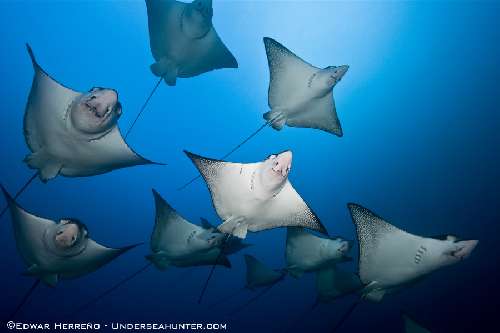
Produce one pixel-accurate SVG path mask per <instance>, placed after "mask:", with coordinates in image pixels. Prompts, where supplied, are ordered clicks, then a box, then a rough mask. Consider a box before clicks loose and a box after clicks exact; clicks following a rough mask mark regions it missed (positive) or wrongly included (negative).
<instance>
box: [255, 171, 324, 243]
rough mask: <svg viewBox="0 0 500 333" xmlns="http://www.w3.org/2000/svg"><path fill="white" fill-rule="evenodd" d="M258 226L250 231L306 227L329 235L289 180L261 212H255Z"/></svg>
mask: <svg viewBox="0 0 500 333" xmlns="http://www.w3.org/2000/svg"><path fill="white" fill-rule="evenodd" d="M254 219H255V220H256V221H259V223H258V224H256V225H252V226H251V229H250V228H249V230H250V231H261V230H266V229H272V228H278V227H304V228H308V229H311V230H315V231H318V232H321V233H323V234H326V235H327V234H328V232H327V231H326V228H325V227H324V226H323V224H322V223H321V221H320V220H319V218H318V217H317V216H316V214H315V213H314V212H313V211H312V210H311V209H310V208H309V207H308V206H307V204H306V203H305V202H304V200H303V199H302V198H301V197H300V195H299V194H298V193H297V192H296V191H295V189H294V188H293V186H292V184H290V182H289V181H288V180H287V182H286V183H285V185H284V186H283V188H282V189H281V191H280V192H279V193H278V194H277V195H276V196H275V197H274V198H272V199H270V200H269V201H268V202H267V203H266V204H265V205H264V206H263V207H262V209H261V210H260V211H258V212H255V216H254Z"/></svg>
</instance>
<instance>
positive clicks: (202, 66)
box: [179, 27, 238, 77]
mask: <svg viewBox="0 0 500 333" xmlns="http://www.w3.org/2000/svg"><path fill="white" fill-rule="evenodd" d="M185 53H186V56H185V58H184V61H183V62H181V64H180V67H181V68H180V69H179V77H191V76H195V75H199V74H202V73H206V72H209V71H212V70H215V69H222V68H238V62H237V61H236V58H235V57H234V56H233V54H232V53H231V52H230V51H229V49H228V48H227V47H226V45H224V43H223V42H222V40H221V39H220V37H219V35H218V34H217V32H216V31H215V29H214V28H213V27H212V29H210V31H209V32H208V33H207V35H206V36H205V37H203V38H200V39H199V40H196V41H194V42H193V43H191V44H190V45H189V47H188V48H187V49H186V50H185Z"/></svg>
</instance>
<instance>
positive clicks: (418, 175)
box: [0, 1, 500, 332]
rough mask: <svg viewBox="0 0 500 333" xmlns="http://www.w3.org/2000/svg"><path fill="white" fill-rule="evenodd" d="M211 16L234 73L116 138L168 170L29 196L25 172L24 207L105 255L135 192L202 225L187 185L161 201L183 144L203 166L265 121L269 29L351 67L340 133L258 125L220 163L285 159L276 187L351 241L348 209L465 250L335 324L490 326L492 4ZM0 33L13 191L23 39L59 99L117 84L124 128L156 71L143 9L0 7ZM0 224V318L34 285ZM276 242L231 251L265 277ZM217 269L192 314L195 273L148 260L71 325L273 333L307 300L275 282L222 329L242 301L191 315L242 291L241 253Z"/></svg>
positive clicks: (83, 290) (315, 324)
mask: <svg viewBox="0 0 500 333" xmlns="http://www.w3.org/2000/svg"><path fill="white" fill-rule="evenodd" d="M214 13H215V15H214V24H215V26H216V28H217V30H218V32H219V34H220V36H221V38H222V39H223V40H224V42H225V43H226V45H227V46H228V47H229V49H230V50H231V51H232V52H233V53H234V55H235V56H236V58H237V59H238V62H239V65H240V68H239V69H238V70H221V71H216V72H211V73H209V74H206V75H203V76H199V77H196V78H191V79H180V80H179V81H178V84H177V86H176V87H173V88H171V87H167V86H166V85H164V84H162V85H161V86H160V88H159V89H158V91H157V93H156V94H155V96H154V97H153V99H152V100H151V103H150V105H149V107H148V110H147V112H146V113H145V114H144V117H143V118H142V119H141V121H140V122H139V123H138V125H137V126H136V128H135V129H134V131H133V132H132V134H131V136H130V137H129V139H128V142H129V144H130V145H131V146H132V147H133V148H134V149H135V150H136V151H138V152H140V153H141V154H142V155H143V156H146V157H148V158H150V159H153V160H156V161H162V162H165V163H168V165H167V166H144V167H134V168H128V169H123V170H118V171H114V172H112V173H109V174H106V175H101V176H96V177H90V178H79V179H78V178H77V179H69V178H64V177H58V178H57V179H55V180H54V181H51V182H49V183H48V184H45V185H44V184H42V183H40V182H38V181H37V182H35V183H34V184H33V185H32V186H31V187H30V188H29V190H27V191H26V193H25V194H23V195H22V197H21V198H20V200H19V202H20V203H21V204H22V205H23V206H24V207H26V208H27V209H28V210H30V211H32V212H35V213H37V214H38V215H41V216H45V217H50V218H54V219H57V218H59V217H63V216H74V217H77V218H79V219H81V220H82V221H84V222H85V223H86V224H87V225H88V227H89V229H90V232H91V234H92V236H93V238H94V239H96V240H97V241H99V242H102V243H105V244H107V245H110V246H124V245H127V244H130V243H135V242H140V241H148V240H149V234H150V232H151V229H152V225H153V216H154V207H153V198H152V194H151V188H153V187H154V188H155V189H157V190H158V191H159V192H160V193H161V194H162V195H163V196H164V198H165V199H166V200H167V201H168V202H170V203H171V204H172V205H173V206H174V207H175V208H176V209H177V210H178V211H179V212H180V213H181V214H183V215H184V216H185V217H186V218H188V219H190V220H191V221H194V222H197V221H198V219H199V217H200V216H204V217H207V218H208V219H210V220H212V221H213V222H217V223H219V221H218V220H217V219H216V214H215V212H214V210H213V208H212V205H211V202H210V197H209V194H208V191H207V190H206V187H205V185H204V184H203V182H202V181H198V182H197V183H195V184H193V185H192V186H191V187H189V188H188V189H186V190H185V191H183V192H177V191H175V188H176V187H177V186H179V185H180V184H181V183H182V182H183V181H184V180H187V179H188V178H190V177H192V176H193V175H196V170H195V168H194V167H193V166H192V164H191V162H190V161H189V160H188V159H187V158H186V157H185V156H184V154H183V153H182V149H189V150H191V151H193V152H196V153H200V154H202V155H205V156H211V157H217V156H220V155H223V154H224V153H225V152H226V151H227V150H228V149H229V148H230V147H232V146H233V145H235V144H237V143H238V142H239V140H242V139H243V138H244V137H245V136H246V135H248V134H249V133H250V132H252V131H253V130H254V129H255V128H257V127H259V126H260V125H261V124H262V123H263V120H262V117H261V114H262V113H263V112H266V111H268V108H267V87H268V75H269V74H268V69H267V60H266V56H265V52H264V47H263V43H262V37H264V36H270V37H273V38H275V39H277V40H278V41H280V42H282V43H283V44H284V45H286V46H287V47H289V48H290V49H291V50H293V51H295V52H296V53H297V54H298V55H300V56H302V57H303V58H304V59H306V60H308V61H309V62H311V63H313V64H315V65H317V66H321V67H326V66H328V65H341V64H349V65H350V66H351V67H350V69H349V72H348V73H347V75H346V76H345V77H344V79H343V80H342V82H341V83H340V84H339V85H338V86H337V87H335V90H334V95H335V99H336V105H337V111H338V114H339V117H340V119H341V122H342V127H343V129H344V133H345V136H344V137H343V138H341V139H339V138H337V137H334V136H332V135H330V134H327V133H324V132H320V131H316V130H311V129H295V128H286V129H284V130H283V131H281V132H276V131H274V130H272V129H269V128H266V129H265V130H263V131H262V132H261V133H260V134H259V135H258V136H257V137H255V138H254V139H253V140H252V141H250V142H249V143H248V144H247V145H245V146H244V147H243V148H242V149H240V150H239V151H238V152H236V153H235V154H234V155H233V156H232V157H231V160H234V161H248V162H250V161H258V160H261V159H263V158H265V157H266V156H267V155H268V154H270V153H273V152H278V151H282V150H283V149H285V148H290V149H292V150H293V152H294V160H293V167H292V173H291V176H290V178H291V181H292V183H293V184H294V186H295V187H296V189H297V190H298V192H299V193H301V195H302V196H303V198H304V199H305V200H307V201H308V202H309V204H310V205H311V207H312V208H313V209H314V210H315V212H316V213H317V214H318V216H319V217H320V218H321V220H322V222H323V223H324V224H325V225H326V226H327V228H328V230H329V232H330V234H338V235H341V236H343V237H345V238H349V239H354V238H355V233H354V228H353V225H352V223H351V221H350V217H349V215H348V211H347V209H346V203H347V202H350V201H354V202H358V203H361V204H363V205H365V206H367V207H368V208H370V209H372V210H374V211H375V212H377V213H379V214H380V215H382V216H383V217H385V218H386V219H387V220H388V221H390V222H392V223H394V224H395V225H397V226H399V227H401V228H403V229H405V230H407V231H409V232H412V233H415V234H420V235H432V234H443V233H453V234H457V235H459V236H462V237H464V238H473V239H479V240H480V243H479V246H478V247H477V249H476V250H475V251H474V253H473V256H472V257H471V258H470V259H468V260H466V261H464V262H463V263H460V264H458V265H456V266H454V267H449V268H446V269H443V270H442V271H439V272H437V273H435V274H434V275H432V276H430V277H429V278H428V279H427V280H425V281H424V282H422V283H420V284H419V285H416V286H415V287H414V288H412V289H409V290H407V291H405V292H403V293H400V294H397V295H393V296H390V297H387V298H386V299H385V300H384V301H383V302H382V303H380V304H363V305H361V306H360V307H359V308H358V309H357V310H356V312H355V313H354V314H353V316H352V317H351V318H350V320H348V322H347V323H346V324H345V326H344V327H343V331H344V332H361V331H384V332H399V331H401V321H400V318H399V313H400V311H401V310H402V309H403V310H406V311H409V312H410V313H411V314H412V315H413V317H415V318H417V319H418V320H420V322H422V323H424V324H425V325H426V326H427V327H428V328H429V329H430V330H432V331H433V332H452V331H453V332H459V331H465V330H466V329H469V331H475V332H479V331H486V327H488V325H490V324H491V325H493V324H495V325H496V323H497V321H496V318H495V316H498V310H497V309H496V308H495V307H494V306H493V304H494V303H495V302H496V301H497V300H498V296H499V289H500V288H499V287H498V283H499V281H500V279H499V277H500V276H499V275H500V274H499V268H498V267H497V264H498V250H497V249H498V241H499V237H498V232H499V227H498V222H499V213H498V209H499V203H500V200H499V195H498V192H499V190H498V188H499V179H500V177H499V175H498V170H499V159H500V156H499V143H500V140H499V138H500V134H499V129H500V128H499V127H500V126H499V120H500V119H499V118H500V116H499V102H500V101H499V92H500V89H499V85H498V82H499V79H500V68H499V59H500V45H499V41H500V31H499V20H500V5H498V4H496V3H494V2H488V3H486V2H483V3H477V2H474V3H467V2H461V3H455V2H437V3H436V2H433V3H429V2H423V3H422V2H421V3H407V2H391V3H354V2H353V3H350V2H349V3H347V2H346V3H328V2H271V1H270V2H251V1H248V2H221V1H215V3H214ZM0 26H1V31H2V35H1V42H0V57H1V62H0V73H1V78H0V80H1V81H0V82H1V89H0V100H1V103H2V106H1V109H2V111H1V112H0V138H1V142H2V143H1V146H0V149H1V151H0V156H1V165H0V168H1V170H0V172H1V182H2V183H3V184H4V185H5V186H6V187H7V188H8V189H9V191H10V192H11V193H14V192H15V191H16V190H17V189H18V188H19V187H20V186H21V185H22V183H23V182H24V181H25V180H26V179H27V178H28V177H29V176H30V174H31V173H32V171H31V170H28V168H27V167H26V166H25V165H24V164H23V163H22V162H21V161H22V159H23V157H24V156H25V155H26V154H27V153H28V149H27V147H26V145H25V142H24V137H23V135H22V118H23V112H24V107H25V104H26V99H27V96H28V93H29V89H30V86H31V80H32V75H33V69H32V66H31V63H30V61H29V57H28V55H27V52H26V50H25V47H24V43H25V42H29V43H30V44H31V46H32V47H33V50H34V52H35V54H36V56H37V58H38V61H39V63H40V64H41V65H42V66H43V67H44V68H45V69H46V70H47V71H48V72H49V73H50V74H51V75H53V76H54V77H55V78H57V79H58V80H59V81H60V82H62V83H64V84H66V85H68V86H71V87H73V88H75V89H77V90H88V89H90V88H91V87H92V86H104V87H112V88H115V89H117V90H118V91H119V94H120V100H121V102H122V104H123V111H124V114H123V116H122V119H121V120H120V126H121V128H122V130H124V129H125V128H127V127H128V125H129V124H130V123H131V121H132V120H133V117H134V116H135V114H136V113H137V111H138V109H139V107H140V106H141V104H142V103H143V101H144V99H145V97H146V96H147V95H148V93H149V91H150V89H151V88H152V87H153V85H154V84H155V81H156V79H155V78H154V77H153V76H152V74H151V73H150V71H149V68H148V67H149V65H150V64H151V63H152V61H153V60H152V56H151V54H150V50H149V40H148V30H147V17H146V8H145V4H144V3H143V2H142V1H135V2H131V1H130V2H125V1H123V2H122V1H93V2H83V1H81V2H77V1H74V2H62V1H59V2H42V1H37V2H17V1H16V2H14V1H3V2H1V3H0ZM0 202H1V204H2V205H3V204H4V201H3V199H2V200H1V201H0ZM9 220H10V217H8V216H7V217H4V218H3V219H2V220H1V223H0V244H1V260H0V267H1V268H2V269H1V273H2V274H1V281H0V282H1V285H0V295H1V297H0V300H1V302H0V313H2V314H3V315H5V314H6V313H8V312H10V311H11V310H12V309H13V307H14V306H15V304H16V303H17V302H18V301H19V300H20V298H21V296H22V294H23V293H24V292H25V291H26V290H27V289H28V288H29V286H30V285H31V283H32V281H31V280H30V278H27V277H23V276H21V275H20V273H21V272H22V271H23V270H24V267H23V264H22V262H21V260H20V258H19V256H18V255H17V253H16V250H15V244H14V241H13V237H12V230H11V226H10V223H9ZM284 236H285V231H284V230H272V231H268V232H263V233H259V234H252V235H250V236H249V237H248V241H249V242H251V243H252V244H254V246H253V247H251V248H249V249H247V250H246V251H245V252H246V253H251V254H253V255H255V256H256V257H257V258H259V259H261V260H263V261H265V262H266V263H267V264H269V265H271V266H273V267H277V268H278V267H282V266H283V264H284V255H283V249H284ZM147 251H148V247H147V246H143V247H141V248H138V249H136V250H134V251H133V252H130V253H128V254H126V255H124V256H123V257H121V258H119V259H118V260H116V261H115V262H113V263H111V264H110V265H108V266H106V267H105V268H103V269H101V270H100V271H98V272H95V273H93V274H91V275H89V276H86V277H83V278H80V279H78V280H73V281H61V283H60V284H59V285H58V286H57V288H55V289H49V288H47V287H42V288H39V289H38V290H37V291H36V292H35V294H34V295H33V297H32V300H31V301H30V303H29V304H27V305H26V307H25V308H24V310H23V312H22V313H21V314H20V316H19V319H20V320H25V321H26V320H45V321H49V322H50V321H54V320H63V318H64V316H65V314H67V313H69V312H71V311H72V310H73V309H75V308H76V307H77V306H79V305H81V304H82V303H84V302H85V301H87V300H88V299H89V298H91V297H92V296H95V295H97V294H99V293H100V292H101V291H103V290H105V289H106V288H107V287H109V286H110V285H112V284H113V283H115V282H116V281H118V280H119V279H120V278H122V277H124V276H126V275H128V274H130V273H131V272H133V271H134V270H136V269H138V268H140V267H141V266H142V265H143V264H144V260H143V255H144V254H146V253H147ZM232 263H233V268H232V269H231V270H226V269H217V270H216V272H215V276H214V278H213V279H212V281H211V283H210V287H209V290H208V293H207V295H206V299H205V305H197V304H196V298H197V297H198V294H199V292H200V289H201V287H202V284H203V281H204V279H205V277H206V275H207V274H208V270H209V269H208V268H206V267H205V268H196V269H193V270H190V271H189V270H180V269H175V268H173V269H171V270H168V271H166V272H159V271H155V270H154V269H151V270H149V271H147V273H144V274H141V275H139V276H138V277H137V278H136V279H134V280H133V281H131V282H130V283H128V284H127V285H125V286H123V287H122V288H120V289H119V290H117V291H116V292H115V293H113V294H112V295H110V296H109V297H107V298H105V299H103V300H102V301H101V302H99V303H98V304H96V305H95V306H94V307H93V308H91V309H89V310H88V311H86V312H84V313H81V314H80V315H79V317H78V320H79V321H84V322H88V321H92V320H97V321H100V322H103V323H104V322H116V321H132V322H141V321H152V322H179V321H189V322H197V321H204V322H205V321H208V322H227V323H228V325H229V327H230V328H231V331H235V332H237V331H244V330H245V329H246V330H257V331H280V330H283V329H285V328H286V327H287V326H288V325H289V323H291V322H292V321H293V320H294V318H296V317H297V316H298V315H299V314H300V313H301V312H302V311H303V310H304V309H305V308H307V307H308V306H309V305H310V304H312V302H313V301H314V276H313V275H307V276H305V277H303V278H302V279H300V280H293V279H291V278H288V279H286V280H285V282H283V283H282V284H281V285H279V286H276V288H275V289H273V291H271V292H270V293H269V294H268V295H267V296H266V297H265V298H262V299H261V300H260V301H259V302H258V303H255V304H254V305H253V306H252V307H249V308H248V309H247V310H246V311H245V312H243V313H241V314H240V315H239V316H237V317H235V318H231V319H227V318H224V314H225V313H227V312H228V311H229V310H230V309H231V308H232V307H234V306H236V305H237V304H240V303H241V302H242V301H243V298H240V299H239V300H235V301H234V302H233V303H232V304H227V305H226V306H220V307H211V306H209V305H210V304H211V303H212V302H214V301H215V300H217V299H219V298H220V297H223V296H224V295H227V294H229V293H232V292H233V291H234V290H236V289H238V288H240V287H241V286H242V285H243V283H244V263H243V257H242V255H241V254H238V255H236V256H234V257H232ZM355 266H356V265H355V263H353V264H351V265H349V264H348V265H345V268H348V269H352V270H354V269H356V267H355ZM353 300H354V299H353V298H347V299H343V300H340V301H338V302H337V303H334V304H331V305H327V306H322V307H320V308H319V309H318V310H316V311H315V312H313V313H312V314H310V315H309V317H308V318H307V320H305V321H304V323H303V326H302V327H299V326H298V325H297V326H295V330H296V331H309V332H312V331H318V332H319V331H328V330H329V329H330V328H331V327H332V325H333V324H334V323H335V322H336V321H337V320H338V318H339V317H340V315H341V313H342V312H343V311H345V309H347V307H348V306H349V304H351V302H352V301H353ZM2 325H3V324H2ZM2 328H3V327H2Z"/></svg>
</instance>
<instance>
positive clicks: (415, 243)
mask: <svg viewBox="0 0 500 333" xmlns="http://www.w3.org/2000/svg"><path fill="white" fill-rule="evenodd" d="M348 208H349V210H350V213H351V216H352V219H353V222H354V224H355V226H356V231H357V234H358V241H359V252H360V254H359V276H360V278H361V281H362V282H363V284H365V285H366V287H365V290H364V296H365V297H366V298H368V299H371V300H376V301H379V300H381V299H382V297H383V295H384V294H385V293H387V292H390V291H395V290H398V289H401V288H402V287H405V286H409V285H412V284H413V283H414V282H416V281H419V280H420V279H422V278H424V277H425V276H426V275H428V274H430V273H431V272H433V271H435V270H437V269H439V268H441V267H444V266H447V265H452V264H455V263H457V262H459V261H461V260H463V259H464V258H467V257H468V256H469V255H470V253H471V252H472V250H473V249H474V248H475V246H476V245H477V243H478V241H477V240H467V241H459V240H457V239H454V238H447V239H446V240H438V239H434V238H425V237H420V236H416V235H413V234H410V233H408V232H406V231H403V230H401V229H398V228H396V227H395V226H393V225H392V224H389V223H387V222H386V221H384V220H383V219H382V218H380V217H379V216H377V215H376V214H374V213H373V212H371V211H370V210H368V209H366V208H364V207H362V206H360V205H357V204H349V205H348Z"/></svg>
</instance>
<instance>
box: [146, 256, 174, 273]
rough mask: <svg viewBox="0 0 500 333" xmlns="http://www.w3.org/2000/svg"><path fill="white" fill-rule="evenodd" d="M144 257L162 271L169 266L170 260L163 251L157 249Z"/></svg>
mask: <svg viewBox="0 0 500 333" xmlns="http://www.w3.org/2000/svg"><path fill="white" fill-rule="evenodd" d="M146 259H147V260H149V261H150V262H151V263H152V264H153V265H155V267H156V268H158V269H159V270H161V271H164V270H166V269H167V268H168V266H170V261H169V260H168V258H167V256H166V255H165V253H163V251H158V252H155V253H153V254H148V255H147V256H146Z"/></svg>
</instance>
